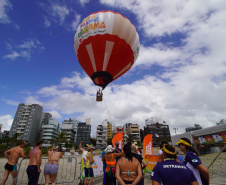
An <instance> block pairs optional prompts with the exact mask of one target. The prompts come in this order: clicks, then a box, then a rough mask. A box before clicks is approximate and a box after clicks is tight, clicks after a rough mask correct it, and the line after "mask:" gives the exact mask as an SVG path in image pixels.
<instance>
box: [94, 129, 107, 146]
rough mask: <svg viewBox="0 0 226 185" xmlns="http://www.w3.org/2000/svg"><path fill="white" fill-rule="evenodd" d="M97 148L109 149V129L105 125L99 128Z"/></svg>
mask: <svg viewBox="0 0 226 185" xmlns="http://www.w3.org/2000/svg"><path fill="white" fill-rule="evenodd" d="M96 139H97V142H96V147H97V148H106V147H107V127H106V126H104V125H98V126H97V134H96Z"/></svg>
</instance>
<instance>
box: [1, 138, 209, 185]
mask: <svg viewBox="0 0 226 185" xmlns="http://www.w3.org/2000/svg"><path fill="white" fill-rule="evenodd" d="M82 143H83V141H81V143H80V145H79V149H80V151H81V152H82V159H83V160H84V172H85V180H84V185H87V183H88V184H89V185H91V184H92V182H93V179H94V172H93V168H92V164H93V163H94V162H95V161H94V157H93V149H94V148H93V146H91V145H88V144H86V145H85V147H84V148H82ZM176 144H178V145H179V147H180V149H181V151H182V152H183V153H185V157H184V160H183V162H182V163H181V162H179V161H178V159H177V152H176V150H175V148H174V146H172V145H170V144H168V143H167V142H166V141H162V142H161V144H160V151H159V160H158V162H157V164H156V165H155V167H154V169H153V171H152V173H151V179H152V185H161V184H163V185H181V184H183V185H208V184H209V172H208V170H207V169H206V168H205V167H204V165H203V164H202V162H201V160H200V158H199V156H198V154H197V152H196V151H195V149H194V148H193V147H192V145H191V141H190V140H189V139H187V138H181V139H180V140H179V142H178V143H176ZM25 145H26V142H25V141H22V142H21V143H20V145H19V146H17V147H14V148H12V149H10V150H7V151H5V152H4V154H5V157H6V158H7V159H8V162H7V163H6V165H5V172H4V176H3V179H2V182H1V185H5V183H6V181H7V179H8V176H9V174H11V175H12V178H13V184H15V181H16V177H17V163H18V160H19V157H20V156H21V157H22V158H29V164H28V167H27V170H26V172H27V176H28V185H37V184H38V180H39V175H40V173H41V169H40V167H41V164H42V158H41V157H42V152H41V147H42V141H38V142H37V143H36V146H35V147H34V148H33V149H32V150H31V151H30V152H29V155H28V156H25V155H24V151H23V148H24V147H25ZM114 145H115V148H114V147H113V146H112V143H108V146H107V147H106V149H104V150H103V152H102V161H103V185H116V182H118V184H120V185H126V184H132V185H136V184H138V185H144V173H143V169H145V168H146V167H147V163H146V160H145V159H144V158H143V157H142V151H141V150H138V146H137V145H136V144H131V143H127V144H125V145H124V146H123V148H122V149H121V148H120V147H119V142H116V143H114ZM47 154H48V162H47V163H46V164H45V167H44V176H45V185H47V184H50V182H51V184H53V185H54V184H56V177H57V172H58V165H59V160H60V158H62V153H61V152H60V151H59V147H55V148H50V149H49V150H48V152H47ZM81 170H82V169H81ZM88 177H90V178H89V182H88Z"/></svg>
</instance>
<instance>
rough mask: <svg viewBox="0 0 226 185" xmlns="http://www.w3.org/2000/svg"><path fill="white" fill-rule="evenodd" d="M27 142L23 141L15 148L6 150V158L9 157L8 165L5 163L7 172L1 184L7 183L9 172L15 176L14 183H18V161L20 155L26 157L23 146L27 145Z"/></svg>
mask: <svg viewBox="0 0 226 185" xmlns="http://www.w3.org/2000/svg"><path fill="white" fill-rule="evenodd" d="M25 145H26V142H25V141H21V143H20V145H19V146H17V147H14V148H11V149H9V150H7V151H5V152H4V154H5V157H6V159H8V161H7V163H6V165H5V173H4V176H3V179H2V182H1V185H5V183H6V181H7V179H8V177H9V174H10V173H11V175H12V177H13V184H15V183H16V176H17V166H16V165H17V163H18V160H19V157H20V156H21V157H23V159H24V158H26V156H25V155H24V150H23V148H24V147H25Z"/></svg>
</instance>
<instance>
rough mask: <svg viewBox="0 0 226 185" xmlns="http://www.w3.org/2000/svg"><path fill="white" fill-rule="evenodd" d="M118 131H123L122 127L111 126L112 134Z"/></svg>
mask: <svg viewBox="0 0 226 185" xmlns="http://www.w3.org/2000/svg"><path fill="white" fill-rule="evenodd" d="M119 132H123V127H122V126H117V127H115V126H113V131H112V136H114V135H115V134H117V133H119Z"/></svg>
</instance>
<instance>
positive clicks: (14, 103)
mask: <svg viewBox="0 0 226 185" xmlns="http://www.w3.org/2000/svg"><path fill="white" fill-rule="evenodd" d="M2 101H4V102H5V103H6V104H8V105H13V106H18V104H19V103H20V102H17V101H14V100H7V99H5V98H2Z"/></svg>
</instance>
